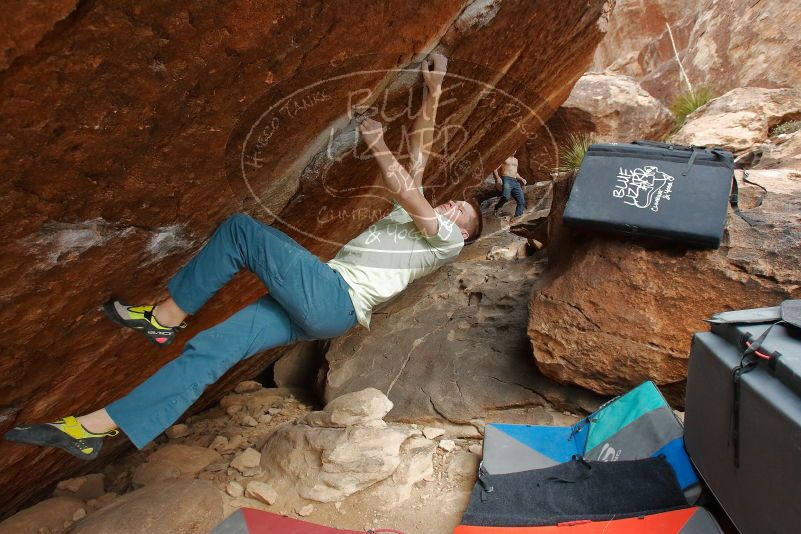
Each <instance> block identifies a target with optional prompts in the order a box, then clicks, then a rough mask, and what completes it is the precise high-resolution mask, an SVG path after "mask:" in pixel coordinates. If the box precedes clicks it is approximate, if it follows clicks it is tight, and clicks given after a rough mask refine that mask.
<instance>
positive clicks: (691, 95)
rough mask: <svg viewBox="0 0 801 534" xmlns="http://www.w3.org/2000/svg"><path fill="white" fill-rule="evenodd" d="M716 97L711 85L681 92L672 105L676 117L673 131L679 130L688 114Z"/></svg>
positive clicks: (671, 108) (671, 109)
mask: <svg viewBox="0 0 801 534" xmlns="http://www.w3.org/2000/svg"><path fill="white" fill-rule="evenodd" d="M713 98H715V93H714V91H712V89H710V88H709V87H697V88H695V89H690V90H687V91H685V92H683V93H680V94H679V95H678V96H677V97H676V98H675V99H674V100H673V103H672V104H671V105H670V111H672V112H673V115H674V116H675V117H676V119H675V123H674V125H673V132H674V133H675V132H677V131H679V129H680V128H681V127H682V126H683V125H684V123H685V121H686V120H687V116H688V115H689V114H690V113H692V112H693V111H695V110H696V109H698V108H700V107H701V106H703V105H704V104H706V103H707V102H709V101H710V100H712V99H713Z"/></svg>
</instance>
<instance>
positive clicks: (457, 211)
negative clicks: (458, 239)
mask: <svg viewBox="0 0 801 534" xmlns="http://www.w3.org/2000/svg"><path fill="white" fill-rule="evenodd" d="M434 209H435V210H436V211H437V213H440V214H441V215H443V216H444V217H445V218H446V219H448V220H449V221H451V222H452V223H454V224H455V225H456V226H458V227H459V229H460V230H461V231H462V238H463V239H464V243H465V245H469V244H470V243H472V242H473V241H475V240H476V239H478V237H479V236H480V235H481V229H482V224H481V223H482V221H481V211H480V210H479V209H478V206H477V205H476V204H475V203H473V202H467V201H464V200H450V201H448V202H446V203H445V204H440V205H439V206H437V207H436V208H434Z"/></svg>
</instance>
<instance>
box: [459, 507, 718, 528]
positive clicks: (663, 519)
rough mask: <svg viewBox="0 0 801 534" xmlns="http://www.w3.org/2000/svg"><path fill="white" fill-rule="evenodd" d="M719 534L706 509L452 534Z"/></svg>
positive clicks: (463, 526)
mask: <svg viewBox="0 0 801 534" xmlns="http://www.w3.org/2000/svg"><path fill="white" fill-rule="evenodd" d="M646 532H647V533H648V534H720V533H721V530H720V527H719V526H718V524H717V522H716V521H715V519H714V518H713V517H712V514H710V513H709V512H708V511H707V510H705V509H703V508H698V507H694V508H685V509H683V510H674V511H672V512H663V513H660V514H652V515H646V516H642V517H630V518H628V519H615V520H612V521H572V522H570V523H563V524H560V525H554V526H546V527H474V526H467V525H460V526H458V527H456V529H455V530H454V531H453V534H644V533H646Z"/></svg>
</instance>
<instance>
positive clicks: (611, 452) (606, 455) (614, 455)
mask: <svg viewBox="0 0 801 534" xmlns="http://www.w3.org/2000/svg"><path fill="white" fill-rule="evenodd" d="M621 452H623V451H621V450H618V449H615V448H614V447H612V446H611V445H609V444H608V443H604V446H603V447H601V452H600V454H598V461H599V462H617V459H618V458H620V453H621Z"/></svg>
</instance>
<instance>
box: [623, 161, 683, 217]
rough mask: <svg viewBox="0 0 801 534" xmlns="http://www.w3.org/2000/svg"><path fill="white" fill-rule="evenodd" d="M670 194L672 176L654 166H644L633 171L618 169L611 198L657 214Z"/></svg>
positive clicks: (671, 190)
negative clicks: (620, 199)
mask: <svg viewBox="0 0 801 534" xmlns="http://www.w3.org/2000/svg"><path fill="white" fill-rule="evenodd" d="M672 192H673V177H672V176H670V175H669V174H666V173H664V172H662V171H660V170H659V168H658V167H656V166H655V165H644V166H643V167H637V168H635V169H624V168H623V167H620V171H618V173H617V180H616V181H615V187H614V189H613V190H612V196H613V197H615V198H622V199H623V202H624V203H625V204H628V205H629V206H634V207H635V208H640V209H650V210H651V211H653V212H657V211H659V205H660V204H661V203H662V202H663V201H665V200H670V195H671V193H672Z"/></svg>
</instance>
